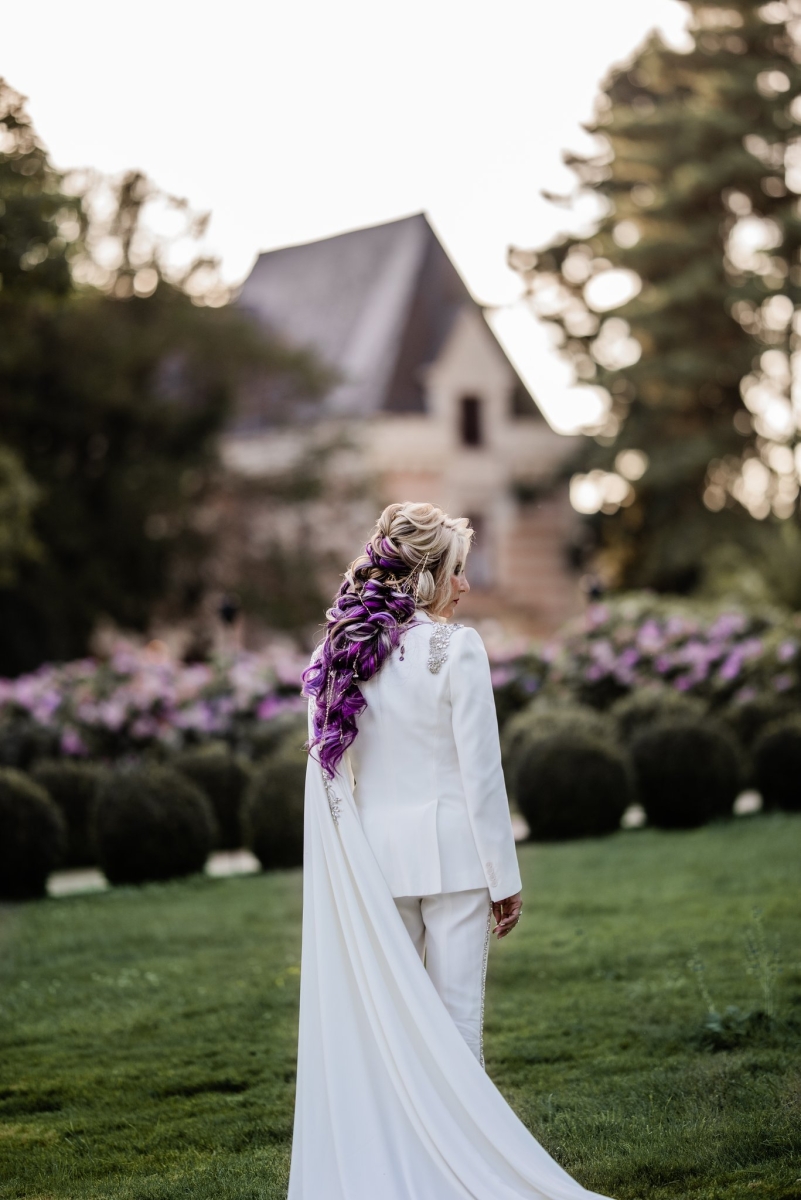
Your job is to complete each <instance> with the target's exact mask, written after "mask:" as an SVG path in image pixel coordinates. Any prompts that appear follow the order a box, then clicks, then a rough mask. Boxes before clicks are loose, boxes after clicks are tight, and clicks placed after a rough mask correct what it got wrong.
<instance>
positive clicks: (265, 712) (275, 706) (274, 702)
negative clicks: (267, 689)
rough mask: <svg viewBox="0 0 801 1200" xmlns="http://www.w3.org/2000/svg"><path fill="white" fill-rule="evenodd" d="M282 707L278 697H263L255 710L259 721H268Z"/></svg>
mask: <svg viewBox="0 0 801 1200" xmlns="http://www.w3.org/2000/svg"><path fill="white" fill-rule="evenodd" d="M281 708H282V705H281V701H280V700H279V698H278V696H265V697H264V699H263V700H262V701H261V703H260V704H259V706H258V708H257V709H256V716H257V718H258V720H259V721H269V720H270V719H271V718H272V717H274V716H276V714H277V713H279V712H280V711H281Z"/></svg>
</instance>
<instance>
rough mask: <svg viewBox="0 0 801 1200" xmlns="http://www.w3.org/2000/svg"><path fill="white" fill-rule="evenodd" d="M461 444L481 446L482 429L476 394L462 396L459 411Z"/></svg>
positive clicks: (479, 407)
mask: <svg viewBox="0 0 801 1200" xmlns="http://www.w3.org/2000/svg"><path fill="white" fill-rule="evenodd" d="M459 420H460V432H461V436H462V445H463V446H483V444H484V430H483V427H482V426H483V422H482V414H481V401H480V400H479V398H478V396H462V400H461V407H460V412H459Z"/></svg>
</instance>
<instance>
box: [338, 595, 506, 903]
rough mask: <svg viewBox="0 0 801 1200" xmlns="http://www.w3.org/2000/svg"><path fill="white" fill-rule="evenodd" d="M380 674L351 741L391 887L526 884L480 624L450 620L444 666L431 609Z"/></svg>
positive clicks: (496, 888)
mask: <svg viewBox="0 0 801 1200" xmlns="http://www.w3.org/2000/svg"><path fill="white" fill-rule="evenodd" d="M415 619H416V621H418V622H419V623H418V624H416V625H414V626H412V627H411V628H410V629H409V630H407V632H406V633H405V634H404V635H403V641H402V643H401V647H400V649H396V650H395V651H394V652H393V654H392V655H391V656H390V657H389V659H388V660H387V661H386V662H385V663H384V665H383V667H382V668H381V670H380V671H378V672H377V674H375V675H374V676H373V677H372V679H369V680H367V681H366V682H365V683H363V684H362V685H361V689H362V693H363V695H364V698H365V700H366V701H367V708H366V709H365V711H364V712H363V713H362V714H361V716H360V717H359V720H358V728H359V733H358V736H357V738H356V740H355V742H354V743H353V746H352V747H351V751H350V760H351V764H352V768H353V772H354V776H355V780H356V788H355V797H356V805H357V807H358V810H359V814H360V816H361V819H362V826H363V829H364V833H365V836H366V838H367V841H368V842H369V843H370V846H371V847H372V850H373V853H374V854H375V856H376V858H377V859H378V862H379V865H380V867H381V870H382V872H383V875H384V878H385V879H386V881H387V884H388V885H389V889H390V891H391V892H392V895H393V896H430V895H434V894H436V893H437V892H459V891H466V890H469V889H472V888H479V887H488V888H489V890H490V895H491V896H492V899H493V900H505V899H506V898H507V897H508V896H513V895H514V894H515V892H518V891H519V890H520V873H519V871H518V866H517V853H516V851H515V842H514V835H513V833H512V823H511V819H510V817H509V803H508V800H507V798H506V787H505V784H504V778H503V771H502V769H501V750H500V743H499V738H498V721H497V717H496V715H495V701H494V699H493V693H492V682H491V679H490V667H489V660H488V658H487V652H486V650H485V649H484V643H483V642H482V641H481V638H480V637H479V635H478V633H476V631H475V630H474V629H467V628H464V627H461V626H460V627H458V628H451V629H449V630H448V632H449V633H451V637H450V644H449V646H447V648H446V650H445V652H444V653H445V657H444V661H443V662H442V664H441V666H440V668H439V670H438V671H436V672H433V671H432V670H431V669H430V667H429V660H430V658H431V647H430V642H431V636H432V634H433V633H434V631H435V630H442V626H441V625H440V624H438V623H435V622H433V621H432V620H431V618H430V617H428V616H426V615H425V613H421V612H418V613H417V615H416V618H415Z"/></svg>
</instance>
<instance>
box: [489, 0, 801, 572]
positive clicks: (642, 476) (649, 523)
mask: <svg viewBox="0 0 801 1200" xmlns="http://www.w3.org/2000/svg"><path fill="white" fill-rule="evenodd" d="M689 7H690V8H691V10H692V18H691V24H690V28H691V31H692V34H693V37H694V42H695V45H694V49H692V51H691V52H689V53H679V52H677V51H675V50H672V49H670V48H668V47H666V46H665V45H664V44H663V43H662V42H661V40H660V39H659V38H658V36H656V35H652V36H651V37H650V38H649V39H648V41H647V42H646V44H645V45H644V46H643V47H642V48H641V50H640V51H639V52H638V53H637V54H636V55H635V56H634V58H633V60H632V61H631V62H630V63H628V64H626V65H624V66H623V67H620V68H617V69H615V70H614V71H613V72H612V73H611V75H610V77H609V79H608V80H607V82H606V84H605V85H604V87H603V90H602V94H601V96H600V98H599V102H598V106H597V111H596V117H595V120H594V121H593V123H592V124H591V125H590V126H588V130H589V132H590V133H592V134H594V135H595V136H596V137H597V138H598V141H599V146H600V149H599V152H598V154H596V155H595V156H593V157H589V158H586V157H578V156H570V157H567V159H566V161H568V163H569V164H570V165H571V167H572V168H573V170H574V171H575V173H576V175H577V177H578V181H579V190H580V192H587V191H589V192H590V193H592V194H593V195H594V196H595V197H596V198H597V200H598V205H599V208H600V209H601V211H602V213H603V215H602V217H601V219H600V220H598V222H597V225H596V227H595V230H594V232H593V233H592V234H591V236H588V237H584V238H579V237H567V238H561V239H558V240H557V241H556V242H554V243H553V244H552V245H550V246H549V247H548V248H547V249H546V250H545V251H544V252H543V253H541V254H540V255H539V256H538V261H537V262H536V265H532V264H531V263H530V262H529V263H524V271H523V274H524V278H525V279H526V282H527V285H528V289H529V292H530V295H531V300H532V304H533V306H534V308H535V311H538V312H539V313H540V314H541V315H543V316H545V317H546V318H548V319H550V320H552V321H553V322H555V323H556V325H557V326H558V327H559V330H560V337H561V339H562V345H563V347H564V351H565V353H566V354H567V355H568V356H569V357H570V359H571V360H572V363H573V365H574V368H575V372H576V375H577V377H578V379H579V380H582V381H585V382H587V383H591V384H594V385H599V386H600V387H601V388H603V389H605V390H606V391H607V392H608V394H609V396H610V397H611V407H610V410H609V414H608V417H607V419H606V422H605V425H604V427H603V428H602V429H600V430H599V431H597V432H596V436H595V438H594V439H589V440H588V442H587V444H586V446H585V449H584V451H583V455H582V462H581V467H582V470H583V474H582V475H580V476H579V477H578V478H577V479H575V480H574V485H573V486H574V495H575V498H576V501H577V506H578V507H579V508H580V509H583V511H585V512H587V513H590V512H595V515H593V516H591V517H589V518H588V520H589V523H590V526H591V528H592V530H593V534H594V539H595V546H596V557H595V561H596V563H597V565H598V567H599V569H600V571H601V574H602V576H603V577H604V578H605V579H606V581H607V582H608V583H610V584H612V585H613V586H622V587H632V586H633V587H642V586H651V587H655V588H657V589H659V590H665V591H689V590H693V589H695V588H698V587H699V586H701V585H702V584H703V583H704V580H705V577H706V579H707V583H708V567H709V564H710V562H714V561H715V557H716V554H717V560H718V562H719V563H720V561H721V551H720V547H721V546H725V545H726V544H728V545H729V546H730V547H732V546H733V547H739V551H740V554H741V556H742V555H743V554H744V553H745V554H747V555H750V556H751V557H752V558H753V557H754V556H756V557H759V555H760V554H761V555H762V556H763V558H764V557H765V553H766V548H767V547H768V545H770V544H775V543H776V538H777V536H778V535H779V533H780V532H784V533H785V534H786V533H787V530H786V529H785V530H783V531H781V530H780V527H781V525H782V522H783V520H785V519H786V518H788V517H790V516H791V514H793V513H794V512H795V510H796V507H797V499H796V498H797V495H798V483H797V475H796V471H795V463H794V460H793V453H792V446H793V444H794V441H795V438H796V429H795V420H794V417H793V413H792V409H791V405H790V401H789V395H788V388H789V382H790V368H789V363H790V359H789V355H790V354H791V353H792V351H793V350H794V349H795V346H796V342H797V335H796V334H795V332H794V327H793V322H794V313H795V308H796V305H797V304H798V301H799V298H801V267H799V264H798V249H799V244H801V220H799V201H798V198H797V195H796V194H795V193H797V192H801V136H800V135H801V131H800V130H799V125H800V124H801V100H799V101H795V102H793V97H796V96H798V93H799V91H801V66H799V62H801V34H799V27H801V0H788V2H787V3H770V4H767V5H758V4H756V3H753V2H748V0H729V2H726V3H718V4H714V3H699V0H690V5H689ZM510 261H514V260H513V258H510ZM526 268H527V269H526ZM638 284H640V285H641V286H640V287H639V290H636V287H637V285H638ZM616 289H617V296H616V295H615V291H616ZM635 291H636V294H632V293H634V292H635ZM799 328H801V327H799ZM741 381H744V382H743V383H741ZM799 411H801V409H800V410H799Z"/></svg>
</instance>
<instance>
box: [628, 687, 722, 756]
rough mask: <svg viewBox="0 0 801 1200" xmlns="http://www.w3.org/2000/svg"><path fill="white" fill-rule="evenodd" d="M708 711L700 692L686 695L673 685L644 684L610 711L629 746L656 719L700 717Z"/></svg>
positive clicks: (697, 718) (698, 719)
mask: <svg viewBox="0 0 801 1200" xmlns="http://www.w3.org/2000/svg"><path fill="white" fill-rule="evenodd" d="M706 712H707V706H706V704H705V703H704V701H703V700H699V699H698V697H697V696H685V695H684V694H683V693H682V692H677V691H675V689H673V688H653V689H651V688H641V689H640V690H639V691H636V692H632V693H631V695H630V696H623V697H622V698H621V699H620V700H617V701H616V702H615V703H614V704H613V705H612V707H611V709H610V710H609V715H610V716H611V717H613V718H614V720H615V722H616V724H617V731H618V737H619V738H620V740H621V742H622V743H623V745H624V746H628V745H630V744H631V742H632V740H633V739H634V738H635V737H636V736H637V734H638V733H640V732H641V731H642V730H643V729H647V728H648V726H649V725H654V724H655V723H656V722H657V721H667V720H671V721H672V720H674V719H682V720H688V721H700V720H702V719H703V718H704V717H705V716H706Z"/></svg>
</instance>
